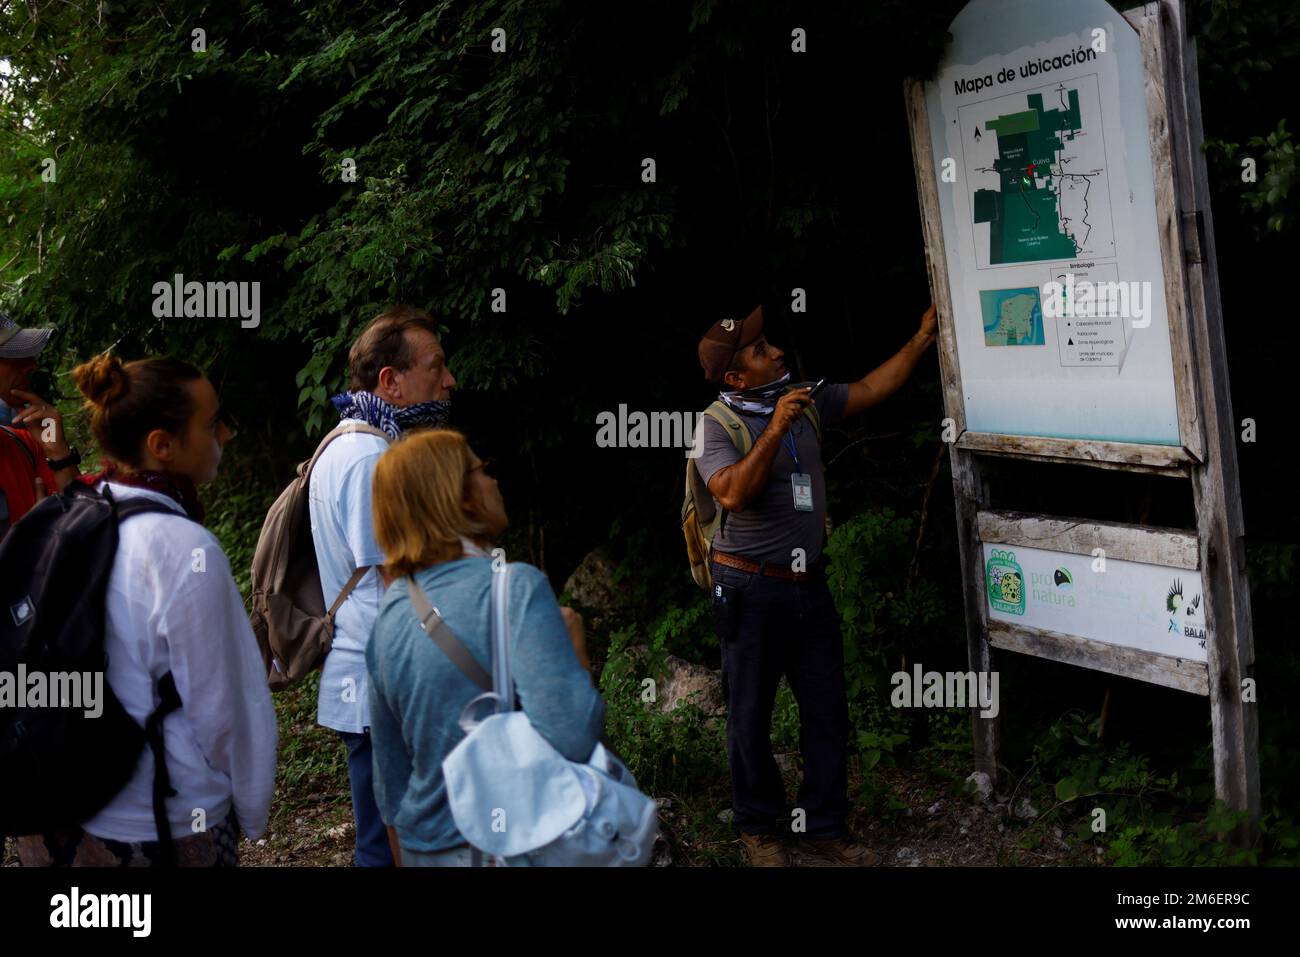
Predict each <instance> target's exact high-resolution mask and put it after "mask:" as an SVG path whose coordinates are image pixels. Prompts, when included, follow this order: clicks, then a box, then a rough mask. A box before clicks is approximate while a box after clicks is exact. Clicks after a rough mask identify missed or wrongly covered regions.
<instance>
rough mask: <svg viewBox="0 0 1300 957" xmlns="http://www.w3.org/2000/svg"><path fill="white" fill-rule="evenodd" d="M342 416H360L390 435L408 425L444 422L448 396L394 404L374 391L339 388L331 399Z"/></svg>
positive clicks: (403, 430) (448, 413) (441, 423)
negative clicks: (413, 403)
mask: <svg viewBox="0 0 1300 957" xmlns="http://www.w3.org/2000/svg"><path fill="white" fill-rule="evenodd" d="M330 403H331V404H332V405H333V406H334V408H335V409H337V410H338V413H339V418H341V419H360V420H361V421H362V422H365V423H366V424H367V425H373V426H374V427H375V428H377V429H379V430H380V431H381V432H383V433H384V434H385V435H387V436H388V437H389V438H391V439H396V438H397V437H398V436H399V435H401V434H402V433H403V432H406V431H408V430H410V429H420V428H437V427H438V426H442V425H446V424H447V417H448V416H449V415H450V414H451V399H437V400H435V401H433V402H420V403H417V404H416V405H404V406H395V405H390V404H389V403H387V402H385V401H384V400H383V399H381V398H379V396H377V395H375V394H374V393H373V392H340V393H339V394H338V395H336V396H333V397H332V398H331V399H330Z"/></svg>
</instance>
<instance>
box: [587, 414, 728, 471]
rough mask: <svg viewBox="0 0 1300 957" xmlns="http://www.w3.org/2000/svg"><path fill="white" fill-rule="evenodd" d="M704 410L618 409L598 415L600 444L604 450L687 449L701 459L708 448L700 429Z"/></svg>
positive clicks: (689, 456)
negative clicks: (645, 410)
mask: <svg viewBox="0 0 1300 957" xmlns="http://www.w3.org/2000/svg"><path fill="white" fill-rule="evenodd" d="M703 418H704V414H703V413H702V412H700V413H697V412H639V411H638V412H628V410H627V405H626V404H625V403H624V404H620V405H619V407H618V412H616V413H615V412H599V413H597V415H596V425H597V426H598V427H599V428H597V430H596V445H597V446H598V447H599V448H602V449H686V450H687V451H686V457H687V458H690V459H695V458H699V457H700V455H701V453H702V452H703V451H704V446H703V442H704V439H703V436H702V435H701V434H700V432H699V428H698V427H699V423H700V420H701V419H703Z"/></svg>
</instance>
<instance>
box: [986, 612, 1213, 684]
mask: <svg viewBox="0 0 1300 957" xmlns="http://www.w3.org/2000/svg"><path fill="white" fill-rule="evenodd" d="M988 628H989V631H988V634H989V644H990V645H992V646H993V647H994V648H1005V649H1006V650H1008V651H1018V652H1020V653H1021V654H1025V655H1034V656H1035V657H1038V658H1048V659H1050V660H1052V661H1059V662H1061V663H1062V664H1067V665H1078V666H1079V667H1081V668H1091V669H1093V670H1094V671H1104V672H1106V673H1107V674H1112V675H1122V676H1123V677H1125V678H1136V679H1137V680H1138V681H1149V682H1151V683H1152V684H1157V685H1164V686H1165V687H1166V688H1177V689H1178V690H1179V691H1187V692H1190V693H1191V694H1199V695H1206V696H1208V695H1209V693H1210V673H1209V669H1208V668H1207V667H1206V665H1205V662H1203V661H1189V660H1187V659H1185V658H1174V657H1172V656H1170V655H1160V654H1156V653H1155V652H1151V651H1141V650H1139V649H1137V648H1122V647H1120V646H1118V645H1108V644H1106V643H1105V642H1102V641H1093V640H1092V639H1091V638H1075V637H1073V636H1071V635H1062V634H1058V633H1057V632H1054V631H1045V630H1043V629H1039V628H1016V627H1014V626H1012V625H1007V624H1005V623H1003V622H1000V621H990V622H989V626H988Z"/></svg>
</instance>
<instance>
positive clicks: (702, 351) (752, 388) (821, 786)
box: [696, 305, 936, 867]
mask: <svg viewBox="0 0 1300 957" xmlns="http://www.w3.org/2000/svg"><path fill="white" fill-rule="evenodd" d="M935 326H936V320H935V309H934V306H933V305H932V306H931V307H930V308H929V309H927V310H926V312H925V314H924V315H923V316H922V317H921V325H920V328H919V329H918V330H917V332H916V334H915V335H914V336H913V337H912V338H911V340H910V341H909V342H908V343H907V344H906V345H905V346H903V348H902V349H900V350H899V351H898V352H897V353H896V354H895V355H894V356H892V357H891V358H890V359H888V360H887V361H886V362H884V363H883V364H882V365H880V366H879V367H877V368H876V369H873V370H872V371H871V372H869V373H867V374H866V375H865V376H864V377H863V378H862V379H861V380H859V381H857V382H850V383H846V384H837V385H823V384H819V388H818V389H816V390H814V389H813V388H812V387H810V386H807V385H805V386H800V387H795V388H791V386H790V373H789V372H788V371H787V370H786V367H785V359H784V353H783V352H782V351H781V350H780V349H778V348H777V347H776V346H774V345H772V344H771V343H769V342H768V341H767V339H766V337H765V336H764V335H763V309H762V307H761V306H760V307H759V308H757V309H755V310H754V311H753V312H752V313H751V314H750V315H749V316H748V317H746V318H745V319H722V320H719V321H718V322H716V323H714V324H713V326H712V327H711V328H710V329H709V331H708V332H707V333H705V335H704V338H703V339H701V340H700V346H699V356H700V365H701V366H703V368H704V375H705V378H707V379H708V380H709V381H710V382H714V383H717V384H719V385H720V386H721V388H722V391H721V392H720V393H719V396H718V398H719V399H721V401H722V402H723V403H724V404H725V406H726V407H727V409H728V410H729V411H730V412H731V413H733V414H732V415H731V416H730V417H729V418H730V422H728V423H727V424H724V423H723V422H720V421H718V419H716V418H714V417H713V416H711V415H705V416H703V417H702V421H701V426H700V428H701V446H702V452H701V454H700V456H699V458H698V459H697V460H696V467H697V468H698V469H699V472H700V477H701V478H703V479H704V481H705V483H706V484H707V485H708V488H709V491H710V492H711V493H712V495H713V497H714V498H715V499H716V500H717V502H718V505H719V506H720V507H721V508H722V509H724V510H725V512H726V516H725V521H724V523H723V525H722V528H721V529H720V530H719V532H718V533H717V535H716V536H715V537H714V539H713V549H712V552H711V555H710V558H711V565H710V571H711V573H712V577H713V605H714V624H715V628H716V630H717V633H718V640H719V643H720V645H721V647H722V689H723V696H724V697H725V699H726V704H727V758H728V762H729V764H730V766H731V782H732V803H733V805H734V810H735V815H736V824H737V826H738V827H739V828H740V831H741V839H742V841H743V843H744V845H745V850H746V853H747V855H748V857H749V861H750V863H751V864H753V865H755V866H760V867H772V866H776V867H780V866H785V865H788V864H789V863H790V852H789V848H788V846H787V844H786V843H785V842H784V841H783V839H782V835H784V834H789V833H796V834H798V835H799V836H801V837H802V838H803V839H804V841H805V843H806V846H807V847H809V849H811V850H812V851H813V852H814V853H816V854H818V855H820V856H822V857H824V858H826V859H827V860H828V861H830V862H831V863H834V864H839V865H846V866H853V865H870V864H874V863H877V860H878V859H877V857H876V855H875V854H873V853H872V852H871V851H870V850H868V849H867V848H865V847H864V846H862V844H860V843H858V842H857V841H856V840H854V839H853V837H852V835H851V834H850V833H849V830H848V826H847V817H848V810H849V800H848V757H847V751H848V728H849V720H848V705H847V702H846V698H845V690H844V648H843V639H842V638H841V636H840V622H839V616H838V615H837V613H836V611H835V605H834V603H833V601H832V599H831V595H830V591H829V589H828V588H827V587H826V581H825V577H824V574H823V567H822V560H821V552H822V544H823V541H824V539H825V537H826V532H825V521H826V483H825V479H824V477H823V474H822V459H821V430H822V428H823V427H824V426H825V425H826V424H828V423H831V422H835V421H837V420H838V419H840V418H842V417H843V416H849V415H856V414H857V413H859V412H862V411H865V410H866V409H869V408H871V407H872V406H873V405H875V404H877V403H878V402H881V401H882V400H884V399H886V398H888V397H889V396H890V395H892V394H893V393H894V392H896V391H898V389H899V387H900V386H902V384H903V383H904V382H906V381H907V378H908V376H910V375H911V374H912V370H913V369H914V368H915V367H916V364H917V362H918V361H919V360H920V358H921V356H922V355H923V354H924V353H925V351H926V349H928V348H929V347H930V345H931V344H932V343H933V342H934V339H935ZM814 391H815V394H814ZM742 428H743V429H745V430H746V432H747V433H748V435H747V436H743V435H741V434H740V432H739V430H740V429H742ZM746 438H747V439H748V441H745V440H746ZM746 446H748V451H747V452H745V453H743V454H742V452H741V449H742V448H744V447H746ZM783 674H784V675H785V676H786V680H787V681H788V682H789V684H790V690H791V691H793V692H794V696H795V700H796V701H797V702H798V704H799V720H800V746H801V749H802V751H803V765H804V777H803V785H802V787H801V788H800V793H799V799H798V806H797V807H796V808H795V809H794V812H793V814H787V809H786V803H785V788H784V786H783V784H782V781H781V775H780V772H779V771H778V770H777V766H776V761H775V760H774V759H773V757H772V746H771V725H772V707H773V704H774V703H775V700H776V690H777V685H778V684H779V682H780V680H781V676H782V675H783Z"/></svg>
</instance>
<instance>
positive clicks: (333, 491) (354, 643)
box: [308, 419, 388, 733]
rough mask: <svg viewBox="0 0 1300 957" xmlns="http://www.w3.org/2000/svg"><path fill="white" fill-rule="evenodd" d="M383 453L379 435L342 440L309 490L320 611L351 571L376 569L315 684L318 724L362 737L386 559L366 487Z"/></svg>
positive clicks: (351, 599) (338, 619)
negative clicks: (369, 655) (373, 633)
mask: <svg viewBox="0 0 1300 957" xmlns="http://www.w3.org/2000/svg"><path fill="white" fill-rule="evenodd" d="M355 421H358V420H355V419H345V420H344V422H355ZM340 424H343V423H340ZM387 449H388V443H387V442H385V441H384V440H383V439H381V438H380V437H379V436H377V435H370V434H369V433H365V432H351V433H346V434H344V435H340V436H339V437H338V438H337V439H335V440H334V441H333V442H331V443H330V444H329V446H328V447H326V449H325V451H324V452H323V453H322V454H321V457H320V458H319V459H318V460H317V461H316V467H315V468H313V469H312V473H311V484H310V486H309V488H308V503H309V504H308V509H309V511H310V513H311V537H312V544H313V545H314V546H315V548H316V567H317V569H318V570H319V572H320V584H321V592H322V594H323V595H324V597H325V607H326V608H327V609H328V608H329V606H330V605H332V604H334V599H335V598H337V597H338V596H339V593H340V592H342V591H343V586H344V585H346V584H347V581H348V579H349V578H351V577H352V573H353V572H354V571H355V570H356V569H358V568H360V567H361V566H362V565H370V566H373V567H372V568H371V570H370V571H368V572H367V573H366V574H365V577H363V578H362V579H361V581H359V582H357V587H356V588H354V589H353V590H352V594H351V595H349V596H348V599H347V601H345V602H344V603H343V605H342V606H341V607H340V608H339V610H338V612H337V613H336V614H335V616H334V641H333V643H332V644H331V645H330V653H329V654H328V655H326V657H325V668H324V670H323V671H322V672H321V676H320V695H319V697H318V698H317V701H316V720H317V722H318V723H319V724H321V725H323V726H324V727H326V728H333V729H334V730H335V731H350V732H353V733H360V732H362V731H364V730H366V728H368V727H370V691H369V684H370V678H369V673H368V672H367V671H366V645H367V644H368V643H369V642H370V629H371V628H373V627H374V624H375V619H376V618H378V617H379V601H380V599H381V598H383V596H384V586H383V583H382V582H381V581H380V580H379V574H378V572H377V568H378V566H380V565H382V564H383V563H384V553H383V551H381V550H380V548H379V543H378V542H376V541H375V526H374V518H373V515H372V513H371V510H370V500H371V483H372V481H373V479H374V475H375V465H376V464H378V462H379V457H380V456H381V455H383V454H384V452H385V451H386V450H387Z"/></svg>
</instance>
